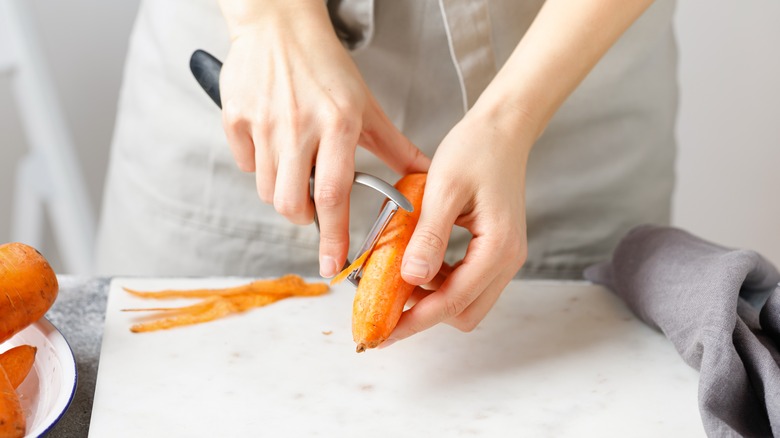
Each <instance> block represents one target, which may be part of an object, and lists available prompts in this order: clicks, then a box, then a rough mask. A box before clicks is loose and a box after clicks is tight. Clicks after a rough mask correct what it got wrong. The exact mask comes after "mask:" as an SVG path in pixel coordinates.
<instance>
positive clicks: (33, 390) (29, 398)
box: [0, 318, 77, 437]
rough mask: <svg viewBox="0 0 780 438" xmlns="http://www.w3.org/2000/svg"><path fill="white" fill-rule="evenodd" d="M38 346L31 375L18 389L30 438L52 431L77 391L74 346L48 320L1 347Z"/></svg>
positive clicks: (16, 336) (31, 327)
mask: <svg viewBox="0 0 780 438" xmlns="http://www.w3.org/2000/svg"><path fill="white" fill-rule="evenodd" d="M23 344H28V345H32V346H35V347H38V351H37V353H36V354H35V363H34V365H33V368H32V370H30V374H28V375H27V378H26V379H25V380H24V382H22V384H21V385H19V387H18V388H17V389H16V391H17V393H19V398H20V400H21V402H22V409H23V410H24V414H25V417H26V418H27V435H26V436H27V437H39V436H41V435H43V434H45V433H46V432H48V431H49V430H50V429H51V428H52V426H54V425H55V424H56V423H57V421H59V419H60V418H62V415H63V414H64V413H65V411H66V410H67V409H68V406H69V405H70V402H71V400H73V395H74V394H75V392H76V380H77V377H76V360H75V358H74V356H73V351H72V350H71V349H70V345H68V342H67V341H66V340H65V337H64V336H62V333H60V332H59V330H57V328H56V327H54V325H53V324H52V323H50V322H49V321H48V320H47V319H46V318H41V319H40V320H39V321H37V322H35V323H33V324H31V325H30V326H28V327H27V328H25V329H24V330H22V331H21V332H19V333H17V334H16V335H14V337H12V338H11V339H9V340H7V341H6V342H4V343H3V344H2V345H0V351H6V350H8V349H10V348H12V347H16V346H17V345H23Z"/></svg>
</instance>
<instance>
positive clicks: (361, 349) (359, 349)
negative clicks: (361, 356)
mask: <svg viewBox="0 0 780 438" xmlns="http://www.w3.org/2000/svg"><path fill="white" fill-rule="evenodd" d="M355 351H357V352H358V353H362V352H364V351H366V344H363V343H362V342H361V343H360V344H358V345H357V348H356V349H355Z"/></svg>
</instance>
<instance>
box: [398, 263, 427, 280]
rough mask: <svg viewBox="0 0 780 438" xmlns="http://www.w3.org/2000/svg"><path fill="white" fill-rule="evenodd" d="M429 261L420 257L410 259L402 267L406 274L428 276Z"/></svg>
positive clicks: (418, 276)
mask: <svg viewBox="0 0 780 438" xmlns="http://www.w3.org/2000/svg"><path fill="white" fill-rule="evenodd" d="M429 270H430V268H429V267H428V263H426V262H425V261H424V260H420V259H409V260H407V261H406V263H404V267H403V269H402V271H403V274H404V275H408V276H410V277H417V278H428V271H429Z"/></svg>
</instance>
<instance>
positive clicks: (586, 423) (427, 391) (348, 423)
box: [90, 279, 704, 438]
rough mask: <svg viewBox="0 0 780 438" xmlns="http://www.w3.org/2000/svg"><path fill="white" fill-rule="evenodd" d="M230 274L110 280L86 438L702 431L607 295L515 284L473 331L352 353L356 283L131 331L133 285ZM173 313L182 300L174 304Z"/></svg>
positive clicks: (677, 375)
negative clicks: (206, 319) (179, 324)
mask: <svg viewBox="0 0 780 438" xmlns="http://www.w3.org/2000/svg"><path fill="white" fill-rule="evenodd" d="M239 282H242V280H240V279H115V280H114V281H113V282H112V285H111V290H110V293H109V298H108V306H107V311H106V322H105V332H104V335H103V346H102V350H101V356H100V366H99V370H98V377H97V385H96V391H95V399H94V407H93V411H92V420H91V427H90V437H125V436H126V437H139V436H143V437H157V436H164V437H177V436H181V437H196V436H203V437H211V436H269V437H287V436H290V437H307V436H321V437H353V436H354V437H358V436H359V437H361V438H365V437H385V436H387V437H444V436H447V437H449V436H478V437H505V436H533V437H537V436H554V437H565V436H577V437H582V436H599V437H610V436H614V437H625V436H632V437H641V436H647V437H657V436H684V437H693V436H704V430H703V427H702V425H701V420H700V417H699V412H698V408H697V402H696V396H697V382H698V373H697V372H696V371H695V370H693V369H691V368H689V367H688V366H687V365H685V363H684V362H683V361H682V359H681V358H680V357H679V356H678V355H677V352H676V351H675V350H674V348H673V346H672V344H671V343H670V342H669V341H667V340H666V338H665V337H664V336H663V335H662V334H660V333H658V332H656V331H654V330H652V329H650V328H648V327H646V326H645V325H643V324H642V323H641V322H640V321H639V320H637V319H636V318H635V317H634V316H633V315H632V314H631V313H630V312H629V311H628V309H627V308H626V307H625V306H624V305H623V303H622V302H621V301H620V300H619V299H617V298H616V297H614V296H613V295H612V294H611V293H610V292H609V291H607V290H606V289H603V288H601V287H599V286H594V285H591V284H589V283H585V282H548V281H515V282H512V283H511V284H510V285H509V287H508V288H507V290H506V291H505V292H504V294H503V295H502V297H501V299H500V300H499V301H498V303H497V304H496V307H495V308H494V309H493V311H492V312H491V313H490V314H489V315H488V317H487V318H486V319H485V320H484V321H483V322H482V324H481V325H480V326H479V327H478V328H477V329H476V330H475V331H473V332H472V333H466V334H464V333H461V332H459V331H457V330H455V329H453V328H451V327H449V326H446V325H441V326H437V327H434V328H433V329H431V330H428V331H426V332H424V333H421V334H418V335H416V336H414V337H413V338H410V339H407V340H405V341H402V342H399V343H397V344H395V345H393V346H391V347H389V348H387V349H384V350H376V351H368V352H366V353H363V354H357V353H355V352H354V343H353V342H352V336H351V331H350V313H351V308H352V295H353V293H354V289H352V287H351V285H349V284H344V285H339V286H337V287H335V288H334V289H333V290H332V292H331V293H329V294H328V295H327V296H324V297H315V298H307V299H288V300H284V301H281V302H278V303H276V304H273V305H271V306H268V307H265V308H261V309H255V310H252V311H250V312H248V313H245V314H242V315H238V316H233V317H229V318H226V319H223V320H218V321H214V322H210V323H207V324H202V325H198V326H190V327H185V328H178V329H173V330H168V331H162V332H153V333H144V334H133V333H131V332H130V331H129V327H130V325H131V324H132V322H133V321H134V320H136V319H137V318H138V317H139V315H138V314H131V313H123V312H120V309H121V308H126V307H148V306H151V305H153V304H157V303H154V302H149V301H143V300H139V299H136V298H133V297H131V296H129V295H128V294H126V293H125V292H123V291H122V290H121V288H120V286H128V287H132V288H137V289H147V290H154V289H161V288H191V287H217V286H226V285H232V284H237V283H239ZM176 304H179V303H176Z"/></svg>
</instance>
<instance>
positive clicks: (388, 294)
mask: <svg viewBox="0 0 780 438" xmlns="http://www.w3.org/2000/svg"><path fill="white" fill-rule="evenodd" d="M426 176H427V175H426V174H424V173H415V174H411V175H406V176H404V177H403V178H401V179H400V180H399V181H398V182H397V183H396V185H395V187H396V189H398V191H400V192H401V193H402V194H403V195H404V196H406V198H407V199H409V201H410V202H411V203H412V205H413V206H414V211H413V212H411V213H410V212H407V211H405V210H403V209H398V211H397V212H396V213H395V215H394V216H393V218H392V219H391V220H390V222H389V223H388V224H387V227H386V228H385V231H384V232H383V233H382V235H381V236H380V237H379V240H378V241H377V244H376V246H375V247H374V250H373V251H372V252H371V255H369V257H368V260H367V261H366V265H365V268H364V270H363V277H362V278H361V280H360V284H359V285H358V288H357V292H356V293H355V301H354V303H353V305H352V337H353V338H354V340H355V343H357V352H358V353H361V352H363V351H365V350H366V349H367V348H374V347H376V346H378V345H379V344H381V343H382V342H383V341H384V340H385V339H387V337H388V336H389V335H390V333H391V332H392V331H393V329H394V328H395V326H396V324H398V320H399V319H400V318H401V313H403V310H404V304H406V301H407V300H408V299H409V296H411V294H412V291H413V290H414V286H413V285H411V284H409V283H407V282H405V281H404V280H403V278H401V260H402V259H403V256H404V251H405V250H406V246H407V245H408V244H409V241H410V240H411V238H412V233H414V228H415V227H416V226H417V221H418V220H419V218H420V209H421V208H422V198H423V191H424V189H425V179H426Z"/></svg>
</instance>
